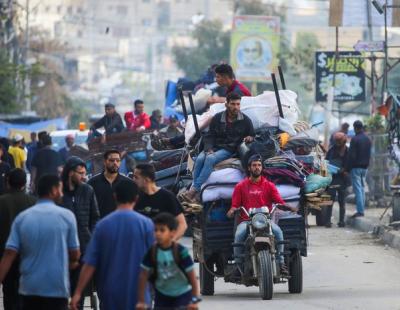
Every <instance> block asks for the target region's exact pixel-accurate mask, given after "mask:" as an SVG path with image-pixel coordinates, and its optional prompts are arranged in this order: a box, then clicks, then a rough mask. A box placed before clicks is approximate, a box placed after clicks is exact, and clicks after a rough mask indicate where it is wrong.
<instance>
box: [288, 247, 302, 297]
mask: <svg viewBox="0 0 400 310" xmlns="http://www.w3.org/2000/svg"><path fill="white" fill-rule="evenodd" d="M289 274H290V279H289V292H290V293H291V294H300V293H301V292H302V291H303V263H302V261H301V255H300V252H299V251H298V250H296V251H295V252H294V253H293V254H292V256H291V258H290V263H289Z"/></svg>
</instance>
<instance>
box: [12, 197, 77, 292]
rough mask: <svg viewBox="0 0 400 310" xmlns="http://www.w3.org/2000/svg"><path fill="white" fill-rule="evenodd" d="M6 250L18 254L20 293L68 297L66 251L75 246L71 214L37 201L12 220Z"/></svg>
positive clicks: (46, 201)
mask: <svg viewBox="0 0 400 310" xmlns="http://www.w3.org/2000/svg"><path fill="white" fill-rule="evenodd" d="M6 248H7V249H11V250H15V251H17V252H18V253H19V255H20V267H19V268H20V273H21V277H20V286H19V293H20V294H21V295H33V296H42V297H57V298H68V297H69V296H70V291H69V287H70V285H69V269H68V267H69V256H68V250H70V249H78V248H79V241H78V233H77V228H76V220H75V216H74V214H73V213H72V212H71V211H69V210H67V209H64V208H61V207H59V206H57V205H55V204H54V202H52V201H50V200H40V201H39V202H38V203H37V204H36V205H34V206H33V207H31V208H29V209H27V210H25V211H24V212H21V213H20V214H19V215H18V216H17V217H16V218H15V220H14V223H13V225H12V227H11V233H10V236H9V238H8V241H7V244H6Z"/></svg>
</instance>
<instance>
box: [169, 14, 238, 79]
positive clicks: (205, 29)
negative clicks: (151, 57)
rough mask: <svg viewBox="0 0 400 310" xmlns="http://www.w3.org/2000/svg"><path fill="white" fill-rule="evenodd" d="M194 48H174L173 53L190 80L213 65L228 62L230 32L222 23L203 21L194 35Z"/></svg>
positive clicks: (178, 64)
mask: <svg viewBox="0 0 400 310" xmlns="http://www.w3.org/2000/svg"><path fill="white" fill-rule="evenodd" d="M192 38H193V39H194V40H195V42H196V46H194V47H181V46H174V47H173V49H172V53H173V55H174V58H175V62H176V64H177V66H178V67H179V68H180V69H181V70H183V71H184V72H185V74H186V77H187V78H189V79H197V78H199V76H200V75H201V74H202V73H204V71H205V70H206V69H207V68H208V67H209V66H210V65H212V64H214V63H219V62H221V61H225V62H226V61H228V59H229V46H230V32H229V31H224V30H223V27H222V23H221V22H220V21H217V20H214V21H202V22H201V23H199V24H198V25H197V26H196V28H195V29H194V31H193V33H192Z"/></svg>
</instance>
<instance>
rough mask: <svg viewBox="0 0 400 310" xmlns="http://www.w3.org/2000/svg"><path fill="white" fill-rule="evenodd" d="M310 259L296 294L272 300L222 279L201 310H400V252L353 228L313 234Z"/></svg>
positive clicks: (281, 288) (283, 292)
mask: <svg viewBox="0 0 400 310" xmlns="http://www.w3.org/2000/svg"><path fill="white" fill-rule="evenodd" d="M309 232H310V234H309V236H310V240H309V241H310V246H309V256H308V257H307V258H305V259H304V260H303V267H304V290H303V293H302V294H300V295H291V294H289V293H288V291H287V284H279V285H276V286H275V287H274V289H275V294H274V298H273V300H271V301H263V300H261V299H260V298H259V296H258V288H257V287H249V288H246V287H244V286H238V285H235V284H228V283H224V282H223V280H217V282H216V287H215V296H212V297H204V302H202V305H201V309H212V310H219V309H223V310H226V309H230V310H234V309H251V310H258V309H268V310H271V309H279V310H284V309H296V310H301V309H307V310H313V309H340V310H343V309H362V310H367V309H371V310H376V309H379V310H386V309H396V310H400V252H397V251H395V250H393V249H390V248H385V247H384V246H383V245H381V244H379V243H378V242H377V241H376V240H374V239H372V238H371V237H369V236H368V235H367V234H363V233H359V232H357V231H354V230H351V229H338V228H332V229H326V228H320V227H313V228H311V229H310V231H309Z"/></svg>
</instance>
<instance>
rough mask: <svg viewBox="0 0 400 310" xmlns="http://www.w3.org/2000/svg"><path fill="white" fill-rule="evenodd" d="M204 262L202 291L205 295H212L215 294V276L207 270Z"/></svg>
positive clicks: (201, 282) (202, 267)
mask: <svg viewBox="0 0 400 310" xmlns="http://www.w3.org/2000/svg"><path fill="white" fill-rule="evenodd" d="M204 264H205V263H202V264H200V293H201V295H203V296H212V295H214V276H213V275H212V274H211V273H209V272H208V271H207V269H206V267H205V266H204Z"/></svg>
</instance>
